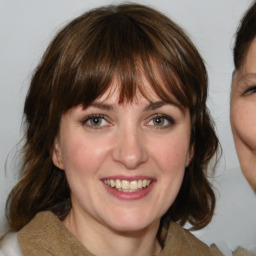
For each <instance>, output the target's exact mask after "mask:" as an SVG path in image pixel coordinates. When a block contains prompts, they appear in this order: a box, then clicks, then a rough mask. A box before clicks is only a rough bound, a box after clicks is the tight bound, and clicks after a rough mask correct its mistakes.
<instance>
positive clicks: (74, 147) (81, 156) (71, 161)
mask: <svg viewBox="0 0 256 256" xmlns="http://www.w3.org/2000/svg"><path fill="white" fill-rule="evenodd" d="M63 148H65V150H64V152H62V156H63V163H64V169H65V171H66V173H67V172H71V171H72V172H76V173H79V172H82V173H83V172H84V171H85V170H86V172H95V171H96V170H98V169H99V167H100V163H101V159H102V158H104V154H105V151H106V148H105V147H104V146H103V145H102V147H99V146H98V144H97V143H95V141H94V143H93V142H91V141H90V140H89V139H87V140H86V142H84V141H83V140H82V139H80V140H72V141H71V140H70V141H68V142H67V144H66V145H65V146H64V147H63Z"/></svg>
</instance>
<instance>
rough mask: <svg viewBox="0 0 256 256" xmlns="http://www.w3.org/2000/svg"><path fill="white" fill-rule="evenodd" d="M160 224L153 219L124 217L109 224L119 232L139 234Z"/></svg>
mask: <svg viewBox="0 0 256 256" xmlns="http://www.w3.org/2000/svg"><path fill="white" fill-rule="evenodd" d="M158 223H159V221H158V220H155V219H153V218H149V219H147V218H145V217H144V218H141V217H140V218H136V216H133V217H131V216H130V217H125V216H123V218H118V219H115V220H111V221H109V222H108V224H109V226H110V227H111V229H113V230H115V231H117V232H138V231H142V230H145V229H147V228H148V227H150V226H151V225H154V224H157V225H158Z"/></svg>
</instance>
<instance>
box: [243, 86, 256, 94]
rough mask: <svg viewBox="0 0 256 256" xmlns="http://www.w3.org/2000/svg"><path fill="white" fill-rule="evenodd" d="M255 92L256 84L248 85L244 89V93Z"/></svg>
mask: <svg viewBox="0 0 256 256" xmlns="http://www.w3.org/2000/svg"><path fill="white" fill-rule="evenodd" d="M253 93H256V86H255V85H253V86H250V87H248V88H247V89H246V90H245V91H244V93H243V95H250V94H253Z"/></svg>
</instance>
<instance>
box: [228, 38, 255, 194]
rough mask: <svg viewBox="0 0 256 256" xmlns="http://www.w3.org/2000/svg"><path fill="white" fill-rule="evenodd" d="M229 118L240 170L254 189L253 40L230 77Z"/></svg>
mask: <svg viewBox="0 0 256 256" xmlns="http://www.w3.org/2000/svg"><path fill="white" fill-rule="evenodd" d="M230 118H231V126H232V131H233V135H234V141H235V146H236V150H237V155H238V158H239V161H240V165H241V169H242V171H243V173H244V175H245V177H246V179H247V180H248V182H249V183H250V185H251V186H252V187H253V189H254V190H255V191H256V39H254V40H253V41H252V43H251V45H250V47H249V50H248V52H247V54H246V56H245V59H244V62H243V64H242V65H241V67H240V69H239V70H237V71H236V73H235V76H234V79H233V85H232V93H231V108H230Z"/></svg>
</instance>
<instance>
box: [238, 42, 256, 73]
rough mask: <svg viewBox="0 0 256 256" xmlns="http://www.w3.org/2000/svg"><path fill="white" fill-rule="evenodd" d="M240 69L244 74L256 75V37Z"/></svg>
mask: <svg viewBox="0 0 256 256" xmlns="http://www.w3.org/2000/svg"><path fill="white" fill-rule="evenodd" d="M240 69H241V71H242V72H243V73H244V72H246V73H256V37H255V38H254V39H253V41H252V42H251V44H250V47H249V49H248V51H247V53H246V57H245V59H244V63H243V64H242V66H241V68H240Z"/></svg>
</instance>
